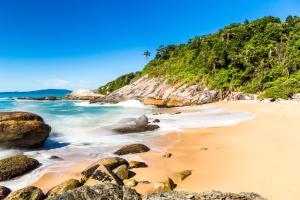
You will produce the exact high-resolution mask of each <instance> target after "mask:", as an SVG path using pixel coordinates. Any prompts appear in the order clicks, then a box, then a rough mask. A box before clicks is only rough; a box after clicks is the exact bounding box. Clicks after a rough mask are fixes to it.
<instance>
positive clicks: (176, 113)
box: [172, 112, 181, 115]
mask: <svg viewBox="0 0 300 200" xmlns="http://www.w3.org/2000/svg"><path fill="white" fill-rule="evenodd" d="M178 114H181V112H174V113H172V115H178Z"/></svg>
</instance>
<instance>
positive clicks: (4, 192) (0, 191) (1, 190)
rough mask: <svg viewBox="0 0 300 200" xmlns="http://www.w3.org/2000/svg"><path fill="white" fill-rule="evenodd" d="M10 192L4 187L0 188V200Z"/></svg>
mask: <svg viewBox="0 0 300 200" xmlns="http://www.w3.org/2000/svg"><path fill="white" fill-rule="evenodd" d="M10 192H11V190H10V189H9V188H7V187H5V186H0V199H4V198H5V197H7V196H8V195H9V193H10Z"/></svg>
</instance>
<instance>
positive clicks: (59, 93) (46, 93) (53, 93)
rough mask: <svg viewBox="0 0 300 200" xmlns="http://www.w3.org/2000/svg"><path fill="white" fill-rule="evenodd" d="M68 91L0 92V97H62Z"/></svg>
mask: <svg viewBox="0 0 300 200" xmlns="http://www.w3.org/2000/svg"><path fill="white" fill-rule="evenodd" d="M69 93H70V91H66V90H43V91H32V92H0V99H1V98H19V97H23V98H24V97H26V98H41V97H49V96H52V97H57V98H60V97H64V96H65V95H67V94H69Z"/></svg>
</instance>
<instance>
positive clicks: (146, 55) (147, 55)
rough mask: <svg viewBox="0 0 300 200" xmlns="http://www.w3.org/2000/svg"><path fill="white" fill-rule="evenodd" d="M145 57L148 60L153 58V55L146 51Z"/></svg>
mask: <svg viewBox="0 0 300 200" xmlns="http://www.w3.org/2000/svg"><path fill="white" fill-rule="evenodd" d="M144 56H145V57H146V59H147V60H148V57H150V56H151V53H150V52H149V51H148V50H147V51H144Z"/></svg>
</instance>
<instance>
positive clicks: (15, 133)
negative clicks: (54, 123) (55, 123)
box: [0, 112, 51, 148]
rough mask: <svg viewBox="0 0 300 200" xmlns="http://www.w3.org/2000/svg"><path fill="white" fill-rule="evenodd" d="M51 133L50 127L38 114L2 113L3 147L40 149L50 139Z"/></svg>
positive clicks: (0, 120)
mask: <svg viewBox="0 0 300 200" xmlns="http://www.w3.org/2000/svg"><path fill="white" fill-rule="evenodd" d="M50 131H51V128H50V126H49V125H47V124H45V122H44V120H43V119H42V118H41V117H40V116H38V115H36V114H33V113H27V112H1V113H0V145H1V146H2V147H21V148H34V147H39V146H41V145H42V144H43V143H44V141H45V140H46V139H47V138H48V136H49V132H50Z"/></svg>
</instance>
